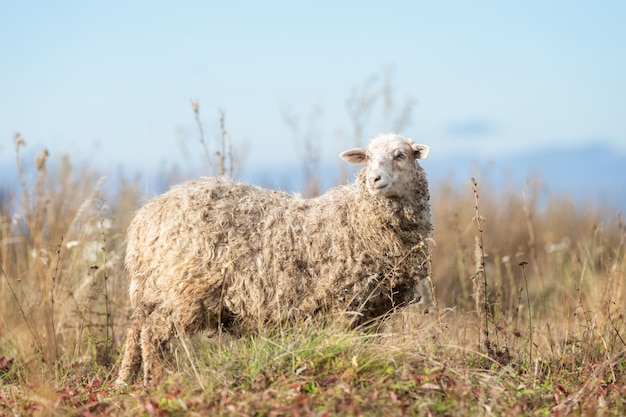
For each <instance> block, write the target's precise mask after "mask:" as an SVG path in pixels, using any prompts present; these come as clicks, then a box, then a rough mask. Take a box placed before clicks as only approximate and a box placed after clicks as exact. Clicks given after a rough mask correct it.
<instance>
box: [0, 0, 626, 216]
mask: <svg viewBox="0 0 626 417" xmlns="http://www.w3.org/2000/svg"><path fill="white" fill-rule="evenodd" d="M625 18H626V3H624V2H622V1H603V2H600V3H598V2H571V1H552V2H542V1H524V2H499V1H483V0H480V1H474V2H464V1H449V2H448V1H447V2H425V1H415V2H410V3H409V2H404V1H386V2H374V1H345V2H330V1H318V2H314V3H303V2H279V1H264V2H223V1H222V2H217V1H178V2H164V1H134V2H113V3H112V2H105V3H93V2H87V3H86V2H80V1H57V2H46V1H35V2H28V3H25V2H3V4H2V5H1V6H0V61H1V65H0V138H1V139H0V175H1V178H2V182H3V183H4V184H6V183H8V182H11V181H13V180H12V178H13V177H14V174H15V151H14V145H13V138H14V134H15V133H16V132H20V134H21V137H22V138H23V140H24V141H25V142H26V144H27V146H26V148H25V149H24V150H23V151H22V152H23V154H24V155H25V157H26V158H31V157H32V158H34V157H35V156H36V155H39V154H40V152H41V150H42V149H43V148H46V149H48V150H49V152H50V153H51V161H54V157H55V156H58V155H61V154H67V155H69V156H70V157H71V158H72V160H73V161H75V162H78V161H82V162H83V163H85V164H87V165H88V166H90V167H92V168H94V169H97V170H98V171H99V172H101V173H102V174H103V175H107V176H108V177H117V176H120V175H121V176H139V177H140V178H141V181H142V183H143V185H144V190H145V193H146V194H147V195H153V194H154V193H156V192H159V191H162V189H163V188H165V187H166V186H167V185H168V184H167V183H169V182H176V181H179V180H182V179H184V178H187V177H193V176H197V175H200V174H208V173H211V169H210V167H209V166H208V165H207V163H206V158H205V157H206V155H205V154H204V150H203V149H204V148H203V146H202V145H201V143H200V140H203V141H204V145H205V147H206V149H207V151H208V153H209V154H210V155H213V154H214V152H216V151H219V149H220V138H222V137H223V135H225V137H226V138H227V143H228V144H229V145H228V149H226V148H225V150H226V151H227V152H229V154H230V155H231V156H233V158H232V161H233V167H232V174H233V175H234V176H236V177H238V178H242V179H244V180H247V181H250V182H253V183H257V184H260V185H266V186H272V187H278V188H282V189H285V190H288V191H296V190H303V189H304V188H305V183H306V182H307V181H308V180H307V178H308V179H309V180H310V178H317V179H318V181H319V184H317V185H316V187H317V188H316V189H315V190H313V191H310V192H309V193H315V192H316V191H323V190H324V189H325V188H328V187H329V186H331V185H335V184H337V183H339V182H343V181H345V180H347V179H350V178H351V176H350V175H349V174H350V173H351V172H352V171H349V172H348V174H346V172H345V168H342V166H343V165H345V164H344V163H342V162H341V161H340V159H339V158H338V154H339V153H340V152H341V151H343V150H345V149H347V148H351V147H354V146H357V145H363V144H365V143H366V142H367V140H368V139H369V138H370V137H372V136H373V135H375V134H377V133H380V132H388V131H398V132H399V133H402V134H403V135H405V136H408V137H411V138H412V139H413V140H414V141H416V142H420V143H426V144H428V145H430V146H431V148H432V151H431V156H430V158H429V159H428V160H426V161H424V163H423V165H424V167H425V168H426V170H427V172H428V173H429V175H430V177H431V180H432V182H433V187H434V189H435V192H436V188H437V185H436V184H437V183H438V182H439V181H443V180H445V181H451V180H452V181H458V182H459V183H461V184H466V183H469V178H470V177H471V176H477V178H478V179H479V181H480V180H481V179H488V181H489V182H490V184H492V185H493V186H504V185H506V186H507V187H511V186H513V187H514V188H515V189H517V190H519V193H520V194H521V193H522V192H523V190H524V187H525V185H524V183H525V182H526V181H528V180H534V179H537V178H540V183H541V185H540V189H541V193H543V194H545V195H549V194H551V193H555V192H565V193H570V194H572V195H573V196H574V198H575V199H577V200H579V201H593V202H595V203H600V204H602V205H606V206H607V207H609V208H610V210H612V209H614V208H616V207H617V208H626V191H625V189H624V187H623V183H624V179H625V175H624V174H625V173H626V117H625V111H626V110H625V109H626V82H625V80H624V74H626V54H625V53H624V51H626V26H625V25H624V24H623V23H624V19H625ZM194 103H195V105H196V107H195V109H196V110H197V112H194ZM220 122H221V123H222V124H221V125H220ZM112 183H113V184H115V181H113V182H112Z"/></svg>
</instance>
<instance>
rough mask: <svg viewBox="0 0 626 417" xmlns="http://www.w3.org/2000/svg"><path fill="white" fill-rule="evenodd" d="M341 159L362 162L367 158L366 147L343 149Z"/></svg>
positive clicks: (356, 162)
mask: <svg viewBox="0 0 626 417" xmlns="http://www.w3.org/2000/svg"><path fill="white" fill-rule="evenodd" d="M339 156H340V157H341V159H343V160H345V161H348V162H350V163H353V164H362V163H364V162H365V160H366V159H367V155H366V154H365V148H354V149H349V150H347V151H343V152H341V153H340V154H339Z"/></svg>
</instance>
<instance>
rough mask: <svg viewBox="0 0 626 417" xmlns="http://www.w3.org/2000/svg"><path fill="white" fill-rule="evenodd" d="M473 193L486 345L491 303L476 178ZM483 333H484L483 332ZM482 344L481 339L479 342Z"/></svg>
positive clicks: (477, 297) (478, 294) (473, 180)
mask: <svg viewBox="0 0 626 417" xmlns="http://www.w3.org/2000/svg"><path fill="white" fill-rule="evenodd" d="M472 191H473V192H474V219H473V220H474V221H475V222H476V228H477V230H478V236H477V237H476V254H475V255H476V259H475V260H476V272H475V274H476V283H477V290H476V304H477V308H478V309H479V311H480V307H479V304H480V277H482V278H483V280H482V281H483V282H482V283H483V294H482V296H483V310H484V314H485V322H484V329H481V330H482V331H484V334H485V338H486V340H485V343H489V301H488V299H487V290H488V288H487V275H486V274H485V249H484V244H483V228H482V224H481V221H482V220H483V218H482V217H481V216H480V213H479V211H478V182H476V179H475V178H472ZM481 333H482V332H481ZM478 343H480V338H479V340H478Z"/></svg>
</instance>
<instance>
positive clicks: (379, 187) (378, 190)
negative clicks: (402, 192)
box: [367, 183, 389, 194]
mask: <svg viewBox="0 0 626 417" xmlns="http://www.w3.org/2000/svg"><path fill="white" fill-rule="evenodd" d="M387 188H389V183H387V184H376V185H368V186H367V189H368V191H369V192H370V194H382V193H384V192H385V190H386V189H387Z"/></svg>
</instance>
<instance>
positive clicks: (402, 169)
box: [340, 134, 430, 197]
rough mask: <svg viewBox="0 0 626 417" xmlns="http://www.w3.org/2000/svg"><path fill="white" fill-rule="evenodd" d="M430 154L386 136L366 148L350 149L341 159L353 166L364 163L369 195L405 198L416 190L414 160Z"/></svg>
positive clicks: (410, 144) (416, 167)
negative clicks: (365, 164) (408, 193)
mask: <svg viewBox="0 0 626 417" xmlns="http://www.w3.org/2000/svg"><path fill="white" fill-rule="evenodd" d="M429 152H430V148H429V147H428V146H426V145H419V144H417V143H413V142H412V141H411V140H410V139H407V138H404V137H402V136H399V135H394V134H388V135H381V136H378V137H376V138H374V139H373V140H372V141H371V142H370V143H369V145H367V147H366V148H355V149H350V150H347V151H344V152H342V153H341V155H340V156H341V158H343V159H344V160H346V161H348V162H351V163H353V164H362V163H367V166H366V167H365V181H366V184H365V186H366V188H367V191H368V192H369V193H370V195H373V196H383V197H404V196H405V195H406V193H407V192H410V191H411V190H414V189H415V188H414V187H415V184H412V183H413V182H415V175H414V172H415V171H416V170H421V168H420V167H419V164H418V163H417V160H418V159H425V158H426V157H427V156H428V153H429Z"/></svg>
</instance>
